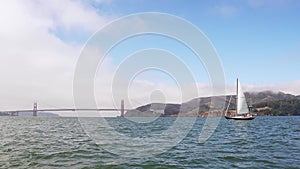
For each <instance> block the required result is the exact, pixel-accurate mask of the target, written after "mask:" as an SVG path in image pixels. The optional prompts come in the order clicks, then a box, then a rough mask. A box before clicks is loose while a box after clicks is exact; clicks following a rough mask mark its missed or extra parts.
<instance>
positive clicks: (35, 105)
mask: <svg viewBox="0 0 300 169" xmlns="http://www.w3.org/2000/svg"><path fill="white" fill-rule="evenodd" d="M32 113H33V114H32V115H33V116H37V102H34V103H33V111H32Z"/></svg>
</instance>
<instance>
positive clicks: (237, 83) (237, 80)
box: [235, 78, 239, 115]
mask: <svg viewBox="0 0 300 169" xmlns="http://www.w3.org/2000/svg"><path fill="white" fill-rule="evenodd" d="M238 96H239V79H238V78H237V79H236V111H235V115H237V114H238Z"/></svg>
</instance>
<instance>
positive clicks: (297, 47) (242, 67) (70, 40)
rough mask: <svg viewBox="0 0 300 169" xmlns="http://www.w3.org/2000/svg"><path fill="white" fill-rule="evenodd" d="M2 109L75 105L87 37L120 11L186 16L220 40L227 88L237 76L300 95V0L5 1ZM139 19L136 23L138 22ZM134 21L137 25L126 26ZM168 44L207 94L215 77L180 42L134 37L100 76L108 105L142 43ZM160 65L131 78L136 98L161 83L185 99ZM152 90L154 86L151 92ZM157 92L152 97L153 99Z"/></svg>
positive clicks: (258, 86)
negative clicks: (116, 75) (120, 71)
mask: <svg viewBox="0 0 300 169" xmlns="http://www.w3.org/2000/svg"><path fill="white" fill-rule="evenodd" d="M0 3H1V4H0V23H1V26H0V46H1V47H0V49H1V55H0V77H1V88H0V96H1V102H0V109H19V108H20V109H22V108H31V107H32V103H33V101H35V100H36V101H38V102H39V106H40V107H57V108H58V107H73V91H72V87H73V74H74V69H75V65H76V62H77V59H78V57H79V55H80V51H81V50H82V48H83V46H84V44H85V43H86V41H87V40H88V39H89V38H90V37H91V36H92V35H93V34H94V33H95V32H96V31H97V30H99V29H100V28H101V27H103V26H104V25H106V24H108V23H109V22H111V21H113V20H114V19H117V18H120V17H122V16H126V15H128V14H134V13H139V12H163V13H169V14H172V15H176V16H179V17H181V18H183V19H186V20H187V21H188V22H190V23H192V24H194V25H195V26H196V27H198V28H199V29H200V30H201V31H202V32H203V33H204V34H205V35H206V36H207V37H208V39H209V40H210V41H211V43H212V44H213V45H214V47H215V49H216V51H217V52H218V54H219V57H220V60H221V62H222V65H223V69H224V73H225V77H226V83H227V87H228V93H232V92H233V91H234V85H235V79H236V78H237V77H238V78H239V79H241V83H242V85H243V88H244V90H246V91H247V90H248V91H262V90H274V91H283V92H287V93H291V94H296V95H300V78H299V76H300V75H299V74H300V70H299V63H300V31H299V30H300V22H299V18H300V1H297V0H295V1H293V0H248V1H247V0H245V1H235V0H234V1H225V0H220V1H201V0H200V1H198V0H190V1H183V0H182V1H179V0H157V1H152V0H139V1H136V0H126V1H123V0H116V1H114V0H94V1H93V0H89V1H79V0H78V1H76V0H75V1H70V0H56V1H55V0H54V1H44V0H35V1H29V0H28V1H21V0H19V1H14V0H7V1H1V2H0ZM135 26H138V25H137V24H136V23H132V27H135ZM120 29H131V28H120ZM145 48H162V49H165V50H168V51H171V52H172V53H174V54H176V55H178V56H179V58H180V59H181V60H183V61H184V62H185V63H187V64H188V65H189V67H190V69H191V70H192V71H193V72H194V73H196V74H198V75H199V76H197V78H196V80H197V81H196V83H197V85H198V86H199V87H200V88H201V89H200V90H199V94H200V95H209V94H210V92H209V91H208V90H206V88H208V86H209V83H208V82H209V78H208V75H207V73H206V71H205V68H204V67H203V66H202V65H201V64H198V63H196V62H193V61H192V60H189V56H191V55H192V53H191V52H190V51H188V50H187V49H186V48H184V47H182V46H181V45H180V44H178V43H177V42H174V41H172V40H170V39H168V38H164V37H157V36H142V37H136V38H132V39H129V40H128V41H125V42H123V43H122V44H120V45H119V46H116V48H114V49H113V50H112V51H111V52H110V53H109V54H108V57H107V58H106V59H105V60H104V62H103V64H102V66H101V67H100V68H99V69H101V70H99V72H101V71H102V74H101V73H100V74H98V75H97V76H96V79H95V81H96V83H95V84H96V87H95V96H96V98H97V100H98V102H100V105H101V106H103V107H107V106H111V105H112V104H113V103H112V100H111V99H107V97H108V96H109V94H110V91H108V89H109V87H110V85H111V84H109V83H104V81H109V80H111V78H112V76H113V72H114V71H115V70H116V68H117V66H118V65H119V64H120V63H121V61H122V60H123V59H124V58H125V57H126V56H128V55H130V54H132V53H134V52H135V51H138V50H142V49H145ZM165 75H166V74H163V73H161V72H155V71H154V72H145V73H142V74H141V75H140V76H137V77H136V78H135V81H134V82H133V84H132V86H133V87H132V88H131V89H130V91H131V97H132V98H134V99H133V100H135V101H133V102H135V103H132V104H133V105H132V106H136V105H139V104H144V103H147V102H149V98H150V97H151V96H149V94H151V91H154V90H162V91H164V92H165V93H164V94H165V97H166V98H167V100H168V101H170V102H180V101H181V100H180V99H177V97H179V96H180V94H179V93H178V90H177V89H176V85H174V84H175V83H174V81H173V80H172V79H171V78H170V77H165ZM149 91H150V93H149ZM150 100H151V99H150Z"/></svg>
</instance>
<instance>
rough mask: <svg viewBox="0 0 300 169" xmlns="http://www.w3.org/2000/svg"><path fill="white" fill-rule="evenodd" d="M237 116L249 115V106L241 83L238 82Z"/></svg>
mask: <svg viewBox="0 0 300 169" xmlns="http://www.w3.org/2000/svg"><path fill="white" fill-rule="evenodd" d="M236 107H237V114H247V113H249V109H248V105H247V102H246V98H245V95H244V92H243V90H242V87H241V84H240V82H239V81H238V80H237V106H236Z"/></svg>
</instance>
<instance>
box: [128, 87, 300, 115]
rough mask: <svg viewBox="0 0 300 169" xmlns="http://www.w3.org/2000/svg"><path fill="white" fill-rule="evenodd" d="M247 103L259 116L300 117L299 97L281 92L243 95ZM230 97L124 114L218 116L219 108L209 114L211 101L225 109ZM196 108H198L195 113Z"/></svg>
mask: <svg viewBox="0 0 300 169" xmlns="http://www.w3.org/2000/svg"><path fill="white" fill-rule="evenodd" d="M245 96H246V99H247V102H248V103H249V105H252V106H253V108H254V113H256V114H257V115H259V116H266V115H272V116H276V115H280V116H285V115H300V114H299V112H300V96H294V95H291V94H285V93H283V92H277V93H276V92H271V91H264V92H253V93H249V92H246V93H245ZM230 97H231V95H227V96H226V97H220V96H214V97H199V98H195V99H193V100H191V101H188V102H185V103H183V104H166V105H165V104H162V103H155V104H152V105H151V104H147V105H143V106H140V107H138V108H136V109H134V110H129V111H127V112H126V114H125V116H128V117H149V116H162V117H172V116H178V115H179V116H201V117H203V116H208V115H209V116H220V115H222V114H223V113H224V110H223V109H222V108H221V107H219V108H218V107H216V105H214V110H213V111H211V112H210V113H208V112H209V109H210V108H211V99H216V100H217V101H220V103H224V99H225V100H226V101H225V106H224V107H227V105H228V102H229V99H230ZM197 108H199V109H198V110H199V111H197ZM234 109H235V96H233V97H232V99H231V104H230V106H229V111H230V112H234V111H235V110H234Z"/></svg>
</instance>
